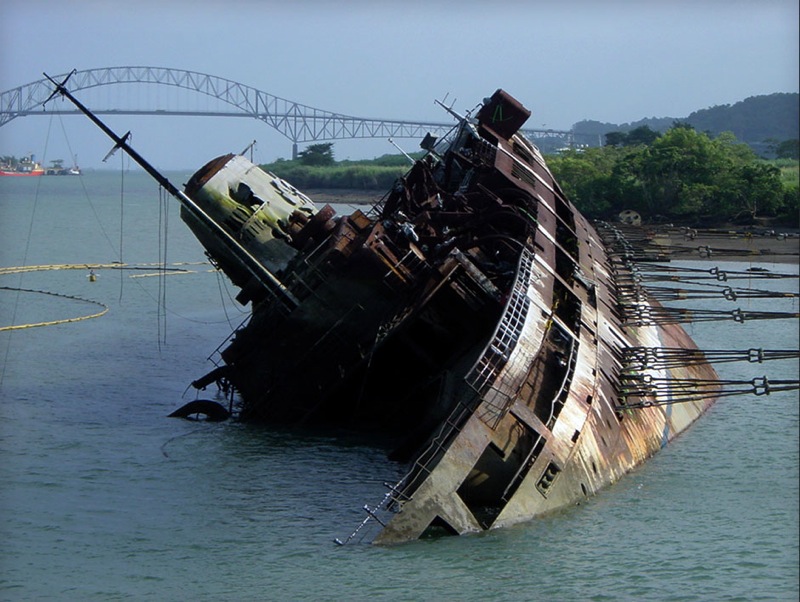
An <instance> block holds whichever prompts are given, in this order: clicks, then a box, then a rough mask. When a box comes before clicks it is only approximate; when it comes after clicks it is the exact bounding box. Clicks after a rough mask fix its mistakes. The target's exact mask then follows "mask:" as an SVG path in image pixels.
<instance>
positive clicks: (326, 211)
mask: <svg viewBox="0 0 800 602" xmlns="http://www.w3.org/2000/svg"><path fill="white" fill-rule="evenodd" d="M54 84H56V93H61V94H63V95H65V96H67V97H69V98H70V99H71V100H72V101H73V102H74V103H75V104H76V105H77V106H78V107H79V109H81V110H82V111H84V112H85V113H86V114H87V115H88V116H89V117H90V118H91V119H92V120H93V121H95V123H97V124H98V126H99V127H101V128H103V129H104V131H106V133H107V134H108V135H109V136H111V137H112V138H113V139H114V140H115V142H116V144H117V146H120V147H123V148H124V149H125V150H126V151H127V152H129V153H130V154H131V156H133V158H134V159H136V160H137V161H138V162H139V163H140V164H141V165H142V166H143V167H144V168H145V169H146V170H148V171H149V172H150V173H151V175H153V177H154V178H156V179H157V180H158V181H159V182H160V183H161V184H162V185H163V186H164V187H165V188H167V190H168V191H169V192H170V193H172V194H173V195H174V196H175V197H176V198H178V200H179V201H180V202H181V205H182V210H181V215H182V218H183V220H184V221H185V222H186V224H187V225H188V226H189V228H191V230H192V231H193V232H194V234H195V235H196V236H197V238H198V239H199V241H200V242H201V243H202V244H203V246H204V247H205V249H206V250H207V253H208V256H209V258H210V259H211V261H212V262H213V263H214V265H216V266H217V267H218V268H219V269H221V270H222V271H224V273H225V274H226V275H227V276H228V277H229V278H230V280H231V281H232V282H233V283H234V284H235V285H236V286H237V287H238V288H239V289H240V292H239V294H238V297H237V300H238V301H239V302H241V303H242V304H249V305H250V307H251V308H252V311H251V314H250V317H249V320H248V321H247V322H246V323H245V324H244V325H243V326H242V327H240V328H239V329H238V330H236V331H235V332H234V333H232V336H231V337H230V339H229V341H228V342H227V343H226V344H224V348H222V349H221V360H222V361H221V362H220V363H219V365H218V366H217V367H216V368H214V369H213V370H212V371H211V372H210V373H209V374H207V375H206V376H204V377H202V378H198V379H197V380H196V381H195V382H194V383H193V384H194V385H195V387H196V388H197V389H200V390H202V389H204V388H205V387H207V386H209V385H212V384H214V383H216V384H218V385H219V386H220V387H222V388H223V389H224V390H225V391H230V392H231V398H232V399H235V403H234V404H233V405H232V407H231V409H232V410H233V411H234V413H235V414H236V415H237V416H238V418H240V419H241V420H259V421H264V422H267V423H281V424H306V425H320V426H330V425H335V426H340V425H346V427H347V428H348V429H351V430H357V431H363V432H367V433H373V434H380V435H381V436H382V437H383V438H384V440H385V441H386V442H387V446H388V445H389V444H391V452H390V453H389V457H390V458H391V459H392V460H394V461H397V462H403V463H407V465H408V472H407V474H406V476H405V477H404V478H403V479H402V480H401V481H400V482H398V483H396V484H394V485H391V486H390V487H389V490H388V493H387V494H386V496H385V498H384V499H383V500H381V501H380V502H379V503H378V504H377V505H375V506H372V507H370V506H365V509H366V511H367V515H366V517H365V520H364V522H363V523H362V524H361V525H358V527H357V528H356V529H355V532H354V533H353V534H352V535H351V536H350V537H349V538H346V539H345V540H344V541H339V543H345V542H346V541H350V540H352V539H354V538H356V539H362V538H363V537H368V539H369V541H373V542H375V543H397V542H404V541H408V540H413V539H416V538H419V537H422V536H425V535H426V534H429V533H431V532H435V531H444V532H447V533H454V534H465V533H473V532H480V531H483V530H486V529H493V528H497V527H502V526H505V525H511V524H514V523H517V522H520V521H525V520H529V519H531V518H532V517H535V516H537V515H541V514H543V513H547V512H550V511H553V510H555V509H558V508H561V507H564V506H567V505H572V504H576V503H579V502H580V501H581V500H584V499H585V498H586V497H588V496H591V495H593V494H594V493H596V492H597V491H598V490H600V489H602V488H604V487H606V486H608V485H609V484H611V483H613V482H615V481H616V480H617V479H619V478H620V477H621V476H622V475H623V474H624V473H626V472H628V471H630V470H631V469H632V468H634V467H635V466H637V465H639V464H640V463H642V462H644V461H645V460H646V459H647V458H649V457H650V456H652V455H653V454H654V453H656V452H657V451H658V450H659V449H660V448H661V447H663V446H664V445H665V444H666V443H667V442H668V441H670V440H671V439H672V438H673V437H675V436H676V435H678V434H679V433H681V432H682V431H683V430H684V429H686V428H687V427H688V426H689V425H691V424H692V423H693V422H694V421H695V420H697V419H698V418H699V417H700V416H701V415H702V414H703V413H704V412H705V411H706V410H707V409H708V408H709V407H710V406H711V405H712V404H713V403H714V402H715V400H716V399H717V397H718V395H719V393H720V386H719V385H718V383H717V375H716V372H715V371H714V369H713V368H712V366H711V365H710V363H709V361H708V359H707V358H706V356H705V355H704V354H703V353H702V352H701V351H700V350H698V349H697V348H696V346H695V345H694V343H693V342H692V340H691V339H690V337H689V336H688V335H687V333H686V332H685V331H684V330H683V329H682V327H681V326H680V324H679V322H680V321H681V320H680V319H678V318H676V319H670V316H672V315H673V314H670V313H669V312H668V310H667V308H664V307H662V305H661V304H660V303H659V301H658V300H654V299H652V298H650V297H648V295H647V294H646V293H645V292H644V290H643V289H642V288H641V286H640V285H639V283H638V281H637V279H636V277H635V276H636V274H635V267H634V261H635V260H636V257H634V256H633V255H634V253H633V250H632V248H631V247H630V246H626V245H627V242H626V238H625V236H624V234H622V233H621V232H620V230H619V229H618V228H616V227H614V226H611V225H606V226H604V227H601V228H595V226H593V225H592V224H590V223H589V222H588V221H587V220H586V219H585V218H584V217H583V216H582V215H581V213H580V212H579V211H578V210H576V208H575V207H574V206H573V205H572V204H571V203H570V202H569V200H568V199H567V198H566V197H565V195H564V194H563V192H562V190H561V188H560V187H559V185H558V183H557V182H556V181H555V180H554V178H553V176H552V174H551V173H550V171H549V169H548V167H547V165H546V163H545V161H544V158H543V157H542V155H541V154H540V152H539V150H538V149H537V148H536V147H535V146H534V145H533V144H532V143H531V142H529V141H528V140H527V139H526V138H525V137H524V136H522V135H521V134H520V132H519V129H520V127H521V126H522V125H523V123H524V122H525V121H526V119H527V118H528V117H529V115H530V112H529V111H528V110H527V109H526V108H525V107H523V106H522V105H521V104H520V103H519V102H518V101H517V100H515V99H514V98H513V97H511V96H510V95H509V94H507V93H506V92H504V91H503V90H497V91H496V92H495V93H494V94H493V95H492V96H491V97H490V98H487V99H485V100H484V101H483V103H482V104H481V105H480V106H479V108H478V109H477V110H476V111H475V112H474V113H475V114H474V116H473V115H469V114H468V115H466V116H457V120H456V123H455V125H454V127H453V129H452V131H451V132H450V133H449V134H448V135H446V136H444V137H443V138H442V139H435V138H433V137H431V136H427V137H426V138H425V140H423V141H422V147H423V148H424V149H425V150H426V151H427V153H426V154H425V156H424V157H423V158H422V159H420V160H418V161H416V162H415V163H414V165H413V166H412V167H411V168H410V170H409V171H408V172H407V173H406V174H405V176H403V177H402V178H400V179H399V180H398V181H397V182H396V184H395V185H394V186H393V187H392V189H391V190H390V191H388V192H387V194H386V195H385V196H384V197H383V198H382V199H381V200H380V201H379V202H377V203H376V204H375V205H374V206H372V207H369V208H368V209H365V210H364V211H361V210H355V211H353V212H352V213H350V214H349V215H337V214H336V213H335V211H334V209H333V208H332V207H331V206H328V205H326V206H323V207H317V206H316V205H315V204H314V203H313V201H312V200H311V199H309V198H308V197H307V196H305V195H304V194H303V193H302V192H300V191H299V190H297V189H296V188H295V187H293V186H292V185H290V184H289V183H287V182H285V181H284V180H282V179H280V178H278V177H276V176H274V175H272V174H269V173H266V172H264V171H262V170H261V169H260V168H258V167H257V166H255V165H253V164H252V163H250V162H249V161H248V160H247V159H246V158H245V157H243V156H241V155H233V154H231V155H225V156H221V157H218V158H216V159H214V160H212V161H210V162H209V163H208V164H207V165H205V166H204V167H202V168H201V169H200V170H199V171H197V173H195V174H194V175H193V176H192V178H191V179H190V180H189V182H188V183H187V184H186V186H185V190H179V189H177V188H175V187H174V186H173V185H172V184H171V183H169V181H167V180H166V178H164V177H163V176H161V175H160V174H158V172H156V171H155V170H154V169H153V168H152V167H150V166H149V164H147V162H146V161H144V159H142V158H141V157H140V156H139V155H138V154H136V152H135V151H134V150H133V149H131V148H130V147H129V145H128V144H127V142H126V140H125V139H124V138H120V137H118V136H116V134H114V133H113V132H111V131H110V130H109V129H108V128H107V127H106V126H105V125H103V124H102V123H101V122H100V121H99V120H98V119H97V117H95V116H94V115H92V114H91V112H90V111H89V110H88V109H86V108H85V107H83V105H81V104H80V103H79V102H78V101H77V100H76V99H74V98H73V97H72V95H71V94H70V93H69V92H68V91H67V90H66V88H65V87H64V85H63V84H58V83H56V82H54ZM665 312H666V313H665ZM653 316H658V317H659V319H652V318H653ZM670 353H671V354H673V355H672V356H670V357H673V356H674V357H679V360H680V361H665V360H664V357H666V356H667V355H669V354H670ZM665 354H666V355H665ZM686 383H691V395H686V394H685V391H686V386H687V385H686ZM664 387H666V388H667V389H666V390H667V393H666V402H665V394H664V393H663V391H664ZM673 398H674V399H673ZM673 402H675V403H673ZM201 405H202V406H203V407H204V408H206V409H205V410H203V409H198V406H197V405H195V406H194V407H193V408H192V407H190V408H189V409H186V410H184V411H183V414H186V413H189V412H192V411H207V412H208V413H209V414H210V415H211V414H213V415H214V418H215V419H218V418H219V417H220V416H219V414H220V411H219V408H212V409H211V410H208V402H202V403H201ZM176 414H177V415H181V412H180V411H178V412H177V413H176Z"/></svg>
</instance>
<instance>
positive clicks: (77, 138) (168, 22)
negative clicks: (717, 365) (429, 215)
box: [0, 0, 799, 169]
mask: <svg viewBox="0 0 800 602" xmlns="http://www.w3.org/2000/svg"><path fill="white" fill-rule="evenodd" d="M798 54H799V51H798V3H797V0H752V1H749V2H745V1H739V0H724V1H723V0H694V1H689V0H671V1H667V0H650V1H647V0H640V1H632V0H596V1H589V0H561V1H535V0H531V1H527V2H523V1H514V0H506V1H501V2H492V3H489V2H474V1H466V2H454V1H452V2H451V1H441V2H437V1H436V0H428V1H427V2H423V1H418V0H406V1H404V2H399V1H388V2H380V1H378V0H375V1H367V0H363V1H357V2H347V1H341V2H325V1H322V0H317V1H304V0H299V1H294V2H292V1H289V0H286V1H284V2H276V1H271V0H270V1H262V2H256V1H249V2H248V1H237V0H229V1H226V2H222V1H220V0H213V1H206V0H192V1H190V0H162V1H161V2H155V1H152V0H146V1H139V2H125V3H122V2H111V1H99V0H72V1H70V2H60V3H54V2H51V1H45V0H27V1H26V2H9V1H7V0H0V91H5V90H8V89H11V88H14V87H16V86H20V85H22V84H25V83H29V82H32V81H35V80H37V79H40V78H41V73H42V72H43V71H46V72H48V73H50V74H56V73H64V72H67V71H69V70H71V69H73V68H77V69H90V68H96V67H112V66H123V65H150V66H159V67H173V68H180V69H188V70H195V71H200V72H203V73H209V74H212V75H218V76H221V77H225V78H229V79H232V80H236V81H239V82H242V83H244V84H247V85H249V86H253V87H255V88H259V89H261V90H265V91H267V92H270V93H272V94H275V95H277V96H281V97H283V98H287V99H290V100H294V101H297V102H301V103H304V104H307V105H311V106H315V107H318V108H321V109H326V110H331V111H337V112H341V113H346V114H351V115H357V116H364V117H386V118H395V119H419V120H436V121H442V120H446V119H447V117H446V115H445V114H444V113H443V112H442V111H441V110H440V109H439V108H437V107H436V106H435V105H434V103H433V100H434V99H435V98H441V97H443V96H444V95H445V94H446V93H449V95H450V98H451V99H453V98H456V99H457V100H456V104H455V107H454V108H456V109H458V110H466V109H469V108H472V107H473V106H475V104H476V103H477V102H479V101H480V100H481V99H482V98H483V97H485V96H487V95H488V94H490V93H492V92H493V91H494V90H495V89H496V88H498V87H502V88H504V89H506V90H508V91H509V92H510V93H511V94H513V95H514V96H516V97H517V98H518V99H519V100H520V101H521V102H522V103H523V104H525V105H526V106H527V107H528V108H529V109H531V110H532V111H533V116H532V117H531V120H530V121H529V125H531V126H536V127H538V126H542V125H546V126H547V127H551V128H556V129H568V128H569V127H570V126H571V125H572V124H573V123H575V122H577V121H580V120H582V119H595V120H599V121H609V122H614V123H624V122H629V121H635V120H638V119H641V118H643V117H685V116H687V115H688V114H689V113H691V112H692V111H695V110H698V109H702V108H706V107H709V106H714V105H719V104H726V103H734V102H737V101H739V100H743V99H745V98H747V97H749V96H754V95H759V94H770V93H773V92H797V91H798ZM48 119H49V118H46V117H27V118H22V119H16V120H14V121H12V122H11V123H9V124H7V125H5V126H3V127H2V128H0V155H1V154H14V155H21V154H23V153H26V152H29V151H33V152H36V153H37V154H38V155H39V156H41V154H42V152H43V150H42V149H44V148H47V149H48V157H45V158H46V159H53V158H65V157H66V156H67V152H66V150H65V149H66V148H72V150H73V152H75V153H77V154H78V156H79V162H80V163H81V164H82V165H83V166H99V165H100V160H101V159H102V157H103V156H104V155H105V151H106V150H107V147H108V146H109V145H108V143H107V142H105V140H104V139H103V138H102V136H101V135H100V134H99V133H98V132H96V131H94V126H93V125H91V124H90V123H88V121H86V120H84V119H83V118H77V117H70V118H64V120H63V127H62V125H61V124H58V125H52V124H51V127H49V126H48ZM109 121H110V122H111V125H112V126H113V127H114V128H116V129H118V130H120V133H123V132H125V131H127V130H132V131H133V133H134V145H135V146H136V148H138V149H139V150H140V151H141V152H142V153H143V154H145V155H146V156H147V157H148V158H150V159H151V160H152V161H153V162H154V163H155V164H156V165H158V166H159V167H161V168H162V169H173V168H189V169H193V168H196V167H199V166H200V165H201V164H203V163H204V162H205V161H206V160H208V159H209V158H211V157H213V156H215V155H218V154H221V153H223V152H228V151H231V150H232V151H239V150H241V149H243V148H244V147H245V146H246V145H247V144H248V143H249V142H250V141H251V140H253V139H257V140H258V141H259V143H258V152H257V154H256V159H257V160H259V161H269V160H272V159H275V158H277V157H280V156H282V157H288V156H289V155H290V152H291V150H290V149H291V145H290V143H289V142H288V141H287V140H286V139H285V138H282V137H281V136H279V135H278V134H276V133H275V132H274V131H273V130H271V129H269V128H268V127H267V126H266V125H264V124H262V123H260V122H257V121H254V120H249V119H219V118H218V119H210V118H178V117H170V118H166V117H151V118H134V117H125V116H118V117H114V118H113V119H110V120H109ZM48 129H50V130H51V132H57V135H56V134H53V133H51V135H50V138H48V135H47V132H48ZM62 130H66V132H67V137H68V139H69V147H67V146H65V142H64V138H65V137H64V134H63V132H62ZM398 142H399V143H400V144H401V145H402V146H404V147H405V148H407V149H409V150H416V148H417V141H415V140H402V141H398ZM335 151H336V156H337V158H340V159H344V158H347V157H351V158H360V157H372V156H376V155H380V154H383V153H386V152H394V149H393V148H392V147H391V146H390V145H389V144H388V143H387V142H385V141H355V142H337V143H336V145H335Z"/></svg>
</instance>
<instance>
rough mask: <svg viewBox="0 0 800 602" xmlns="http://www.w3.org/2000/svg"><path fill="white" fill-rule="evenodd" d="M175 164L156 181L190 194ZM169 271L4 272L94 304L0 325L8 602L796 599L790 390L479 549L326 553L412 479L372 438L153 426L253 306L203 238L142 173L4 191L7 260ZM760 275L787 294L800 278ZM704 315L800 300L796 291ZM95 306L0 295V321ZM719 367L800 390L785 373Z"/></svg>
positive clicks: (711, 327) (705, 339)
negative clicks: (167, 271) (217, 267)
mask: <svg viewBox="0 0 800 602" xmlns="http://www.w3.org/2000/svg"><path fill="white" fill-rule="evenodd" d="M189 175H190V174H188V173H187V174H170V177H171V178H172V179H173V180H174V181H175V182H176V183H178V184H181V183H183V182H185V181H186V179H187V178H188V176H189ZM165 232H166V233H165ZM120 247H121V248H120ZM164 258H166V262H167V264H173V263H175V264H177V263H180V264H189V265H183V266H182V267H183V268H184V269H187V270H191V272H190V273H179V274H174V275H170V276H166V277H162V278H159V277H158V276H155V275H150V274H154V273H156V269H155V268H153V269H152V270H151V269H150V268H149V267H148V268H147V269H144V270H139V271H135V272H134V271H120V270H111V269H102V270H97V276H98V278H97V280H96V281H95V282H90V281H89V278H88V270H86V269H72V270H49V271H38V272H32V273H26V274H11V275H4V276H0V286H2V287H7V288H10V289H30V290H40V291H45V292H55V293H58V294H60V295H68V296H70V297H78V298H80V299H86V300H91V301H95V302H98V303H101V304H103V305H105V306H107V307H108V308H109V311H108V313H106V314H105V315H104V316H102V317H99V318H95V319H89V320H84V321H80V322H71V323H63V324H59V325H55V326H47V327H41V328H31V329H25V330H15V331H6V332H0V359H1V361H2V363H1V364H0V378H1V380H0V517H2V518H1V519H0V599H2V600H142V599H153V600H187V599H192V600H341V599H347V600H557V601H560V600H796V599H798V596H800V585H799V579H800V577H799V572H800V569H799V568H798V567H799V564H800V557H799V554H800V537H799V536H798V531H799V530H800V524H799V522H800V521H799V520H798V515H799V513H800V506H799V500H800V491H799V490H800V477H799V476H798V465H799V464H800V459H799V454H798V428H799V426H798V415H799V414H800V411H799V408H800V403H799V402H798V396H797V394H796V393H785V394H774V395H770V396H763V397H755V396H744V397H731V398H727V399H723V400H721V401H720V402H719V403H717V404H716V405H715V406H714V407H713V408H712V409H711V411H710V412H709V413H708V414H707V415H706V416H705V417H703V418H702V419H701V420H700V421H699V422H698V423H697V424H695V425H694V426H693V427H692V428H691V429H690V430H689V431H688V432H686V433H685V434H684V435H682V436H681V437H679V438H678V439H677V440H676V441H675V442H674V443H673V444H671V445H670V446H668V447H667V448H665V449H664V450H662V451H661V452H660V453H659V454H657V455H656V456H655V457H654V458H653V459H652V460H650V461H649V462H648V463H646V464H645V465H644V466H642V467H640V468H639V469H638V470H636V471H635V472H633V473H632V474H630V475H628V476H627V477H626V478H624V479H622V480H621V481H620V482H618V483H617V484H616V485H614V486H613V487H611V488H609V489H607V490H605V491H603V492H602V493H601V494H600V495H598V496H596V497H594V498H591V499H590V500H588V501H587V502H586V503H584V504H583V505H581V506H576V507H574V508H570V509H567V510H565V511H563V512H560V513H558V514H556V515H553V516H548V517H546V518H542V519H538V520H535V521H532V522H530V523H527V524H524V525H519V526H517V527H514V528H510V529H505V530H497V531H493V532H488V533H485V534H481V535H477V536H469V537H460V538H443V539H434V540H426V541H419V542H413V543H409V544H405V545H400V546H394V547H388V548H386V547H375V546H370V545H366V544H355V545H349V546H345V547H338V546H336V545H334V543H333V539H334V538H337V537H338V538H344V537H346V536H347V535H348V534H349V533H350V532H351V531H352V530H353V529H354V528H355V527H356V526H357V524H358V523H359V522H360V521H361V519H362V518H363V516H364V513H363V510H362V506H363V505H364V504H370V505H374V504H375V503H377V502H378V501H379V500H380V498H381V497H382V496H383V494H384V492H385V491H386V490H385V487H384V482H394V481H395V480H396V479H397V478H398V477H399V476H400V475H401V474H402V472H403V467H401V466H397V465H393V464H390V463H388V461H386V460H385V459H384V457H383V455H382V452H381V451H380V450H379V449H378V448H377V447H376V446H374V445H370V444H369V443H363V442H355V441H353V440H351V439H348V438H346V437H342V436H332V437H322V436H320V435H318V434H313V433H296V432H287V431H285V430H280V429H269V428H264V427H255V426H248V425H242V424H237V423H235V422H227V423H221V424H204V423H192V422H188V421H182V420H175V419H168V418H166V415H167V414H168V413H169V412H171V411H172V410H174V409H175V408H176V407H178V406H179V405H181V404H182V403H184V402H185V401H187V400H188V399H192V398H193V393H192V392H189V393H186V396H185V397H184V392H185V390H186V388H187V386H188V384H189V383H190V382H191V381H192V380H193V379H195V378H197V377H199V376H201V375H202V374H204V373H205V372H206V371H208V370H209V369H211V367H213V366H212V365H211V364H210V363H209V362H208V361H207V358H208V356H209V355H211V354H212V353H213V352H214V350H215V349H216V348H217V346H218V345H219V344H220V343H222V342H223V340H224V339H225V337H226V336H227V335H228V334H229V333H230V331H231V328H232V327H235V326H236V325H238V324H239V322H241V320H242V319H244V316H245V314H244V313H243V311H242V309H241V308H238V307H236V305H235V304H234V302H233V301H232V297H233V296H234V295H235V291H234V290H232V289H231V288H230V287H229V285H227V283H226V282H225V281H224V279H223V278H222V277H220V276H219V275H218V274H217V273H215V272H213V271H209V266H207V265H199V262H202V261H203V260H204V256H203V253H202V249H201V247H200V246H199V244H198V243H197V242H196V241H195V240H194V238H193V237H192V236H191V234H190V233H189V232H188V230H187V229H186V228H185V226H184V225H183V223H182V222H181V221H180V219H179V217H178V210H177V205H176V204H175V203H174V202H173V201H171V200H169V199H160V197H159V192H158V190H157V188H156V186H155V184H153V183H152V182H151V181H150V180H149V178H148V177H147V176H146V175H144V174H142V173H140V172H128V173H126V174H125V175H124V178H123V179H122V180H121V178H120V174H119V173H113V172H93V173H87V174H85V175H84V176H82V177H81V178H77V177H45V178H2V179H0V267H8V266H23V265H25V266H31V265H44V264H48V265H49V264H71V265H76V264H86V263H95V262H96V263H111V262H115V261H124V262H126V263H128V264H136V265H137V266H142V267H147V264H153V263H156V262H159V261H160V260H162V259H164ZM195 264H198V265H195ZM693 265H705V264H699V263H698V264H693ZM708 265H709V266H710V265H711V264H708ZM720 265H722V264H720ZM760 265H761V266H763V267H766V268H768V269H771V270H774V271H784V272H791V273H796V272H797V267H796V266H787V265H773V264H760ZM726 266H727V267H728V268H729V269H745V268H747V267H750V266H749V264H726ZM132 276H138V277H136V278H133V277H132ZM752 284H753V285H754V286H758V287H760V288H764V285H763V283H759V282H754V283H752ZM768 286H769V287H772V288H774V287H782V288H784V289H785V290H796V287H797V280H785V281H775V283H774V284H772V283H770V284H769V285H768ZM700 303H701V302H695V303H693V304H692V305H693V306H700ZM703 303H705V305H704V306H703V307H715V308H716V307H724V308H730V309H734V308H735V307H737V306H739V307H741V308H742V309H763V310H791V311H797V302H796V301H793V300H778V301H776V300H766V301H765V300H741V301H740V302H739V303H737V304H730V305H725V306H723V305H721V304H722V301H720V302H703ZM687 305H688V304H687ZM97 309H98V306H96V305H91V304H88V303H86V302H83V301H80V300H77V299H74V298H67V297H53V296H51V295H42V294H41V293H32V292H20V291H16V290H7V289H0V326H5V325H9V324H24V323H29V322H36V321H48V320H62V319H70V318H75V317H80V316H84V315H87V314H92V313H94V312H96V311H97ZM687 330H688V331H689V332H690V334H692V335H693V336H694V337H695V338H696V340H697V342H698V344H699V346H700V347H701V348H715V349H725V348H733V349H747V348H751V347H764V348H796V347H797V345H798V324H797V322H796V321H795V320H782V321H759V322H745V323H744V324H738V323H735V322H733V321H730V322H708V323H698V324H694V325H689V326H688V327H687ZM309 369H310V370H313V367H309ZM718 370H719V372H720V374H721V376H722V377H723V378H730V379H743V378H754V377H758V376H762V375H764V374H767V375H769V376H770V377H771V378H775V379H780V378H784V379H797V378H798V366H797V362H796V361H785V362H772V363H766V364H744V365H742V364H724V365H721V366H720V367H719V369H718ZM387 386H391V383H387Z"/></svg>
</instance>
